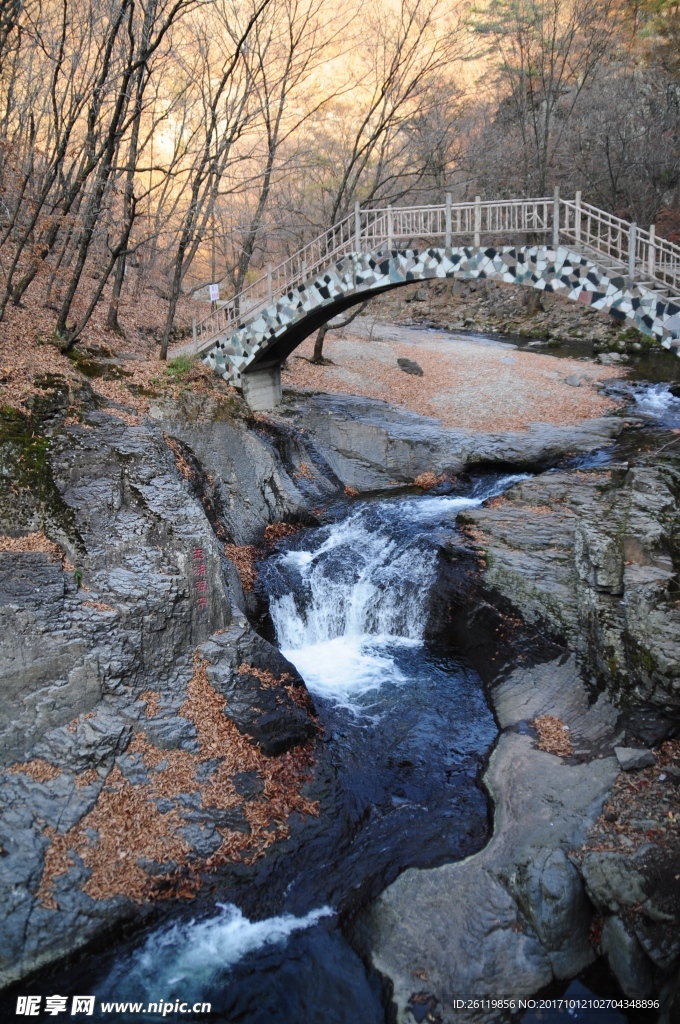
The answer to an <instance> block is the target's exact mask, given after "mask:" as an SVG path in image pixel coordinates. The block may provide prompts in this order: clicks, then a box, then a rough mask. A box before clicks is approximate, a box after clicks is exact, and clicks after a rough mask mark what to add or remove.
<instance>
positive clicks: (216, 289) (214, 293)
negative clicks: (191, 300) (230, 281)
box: [209, 284, 220, 302]
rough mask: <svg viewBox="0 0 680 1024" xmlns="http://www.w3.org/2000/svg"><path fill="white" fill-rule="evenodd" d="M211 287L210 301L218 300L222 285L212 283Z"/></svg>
mask: <svg viewBox="0 0 680 1024" xmlns="http://www.w3.org/2000/svg"><path fill="white" fill-rule="evenodd" d="M209 288H210V301H211V302H217V300H218V299H219V297H220V286H219V285H218V284H211V285H210V286H209Z"/></svg>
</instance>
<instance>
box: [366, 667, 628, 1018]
mask: <svg viewBox="0 0 680 1024" xmlns="http://www.w3.org/2000/svg"><path fill="white" fill-rule="evenodd" d="M587 703H588V702H587V696H586V694H585V690H584V686H583V683H582V681H581V679H580V676H579V673H578V670H577V669H576V666H575V665H574V662H573V660H569V661H567V662H565V663H563V664H560V663H559V661H558V662H549V663H547V664H544V665H541V666H535V667H534V668H533V669H531V670H530V672H527V671H525V670H522V669H518V670H516V671H515V672H514V673H513V674H512V675H511V676H510V677H509V678H508V679H507V680H506V682H505V683H504V684H503V693H502V694H501V695H499V704H498V706H499V707H500V708H501V714H500V715H499V717H500V719H501V725H502V726H505V731H504V732H503V733H502V735H501V737H500V739H499V742H498V745H497V746H496V749H495V750H494V753H493V755H492V757H491V761H490V764H489V767H488V769H487V771H486V773H485V776H484V780H485V784H486V786H487V788H488V790H489V793H490V795H491V796H492V798H493V801H494V807H495V820H494V833H493V837H492V839H491V841H490V842H489V844H488V846H487V847H485V849H484V850H482V851H481V852H480V853H478V854H476V855H474V856H473V857H469V858H468V859H467V860H465V861H463V862H461V863H458V864H447V865H444V866H443V867H441V868H435V869H432V870H429V871H407V872H404V874H403V875H401V876H400V878H399V879H398V880H397V881H396V882H395V883H394V884H393V885H392V886H390V887H389V889H387V890H386V891H385V892H384V893H383V894H382V896H381V897H380V898H379V899H378V900H377V901H376V902H375V904H374V905H373V906H372V907H371V908H370V909H369V910H368V911H367V912H366V913H365V914H364V915H363V916H362V917H361V919H360V920H359V922H358V924H357V941H358V943H359V944H360V948H361V949H362V950H363V951H364V952H365V953H366V954H367V955H369V956H370V957H371V961H372V963H373V964H374V965H375V967H376V968H377V969H378V970H379V971H380V972H381V973H384V974H385V975H386V976H387V977H388V978H389V979H390V980H391V981H392V983H393V986H394V994H393V1001H394V1003H395V1004H396V1007H397V1019H398V1020H400V1021H401V1020H404V1021H406V1020H408V1019H409V1013H410V1010H409V1009H408V1007H409V1004H410V1003H411V1001H412V997H413V995H414V992H416V991H417V989H416V981H415V978H416V977H418V975H417V974H415V972H416V971H421V972H422V973H423V975H425V976H426V977H427V981H428V984H427V990H428V992H430V993H431V995H432V996H433V997H434V998H435V1000H436V1003H437V1010H438V1012H439V1013H440V1015H441V1017H442V1020H444V1021H452V1020H454V1019H456V1020H460V1019H464V1015H463V1017H461V1015H460V1012H459V1011H457V1010H456V1008H455V1003H454V1001H455V999H457V998H459V997H460V996H461V993H465V995H464V996H463V998H474V997H475V996H477V997H489V994H490V993H491V992H493V993H494V997H499V998H500V997H502V996H511V995H512V996H514V997H515V998H517V997H518V996H521V995H529V994H531V993H535V992H537V991H538V990H539V989H541V988H542V987H544V986H545V985H547V984H548V983H549V982H551V981H552V980H553V979H559V978H569V977H573V976H574V975H575V974H577V973H579V971H581V970H582V969H583V968H584V967H585V966H587V964H589V963H590V962H591V961H592V960H594V959H595V953H594V951H593V949H592V947H591V945H590V942H589V939H588V929H589V926H590V921H591V916H592V912H591V910H590V908H589V904H588V901H587V899H586V895H585V890H584V886H583V882H582V879H581V877H580V874H579V872H578V870H577V869H576V868H575V867H574V865H573V864H572V863H571V860H570V859H569V853H570V851H571V850H572V849H573V847H574V846H576V845H578V844H579V843H581V842H582V841H583V839H585V836H586V833H587V830H588V827H589V826H590V825H591V824H594V822H595V821H596V819H597V817H598V815H599V813H600V811H601V808H602V804H603V801H604V800H605V798H606V795H607V793H608V791H609V788H610V787H611V785H612V783H613V781H614V778H615V776H616V762H615V759H614V758H613V757H611V756H605V757H597V758H596V759H594V760H590V759H588V760H587V761H583V760H582V761H581V763H580V764H579V763H565V762H563V761H562V759H560V758H558V757H556V756H554V755H552V754H549V753H546V752H544V751H540V750H537V749H536V748H535V744H534V742H533V740H532V738H531V736H530V735H527V734H522V733H521V732H518V731H517V730H516V727H517V726H518V725H519V724H520V723H524V725H527V724H528V720H529V719H531V718H533V717H536V716H537V715H538V714H553V715H556V716H557V717H560V718H561V719H563V720H565V721H567V722H569V721H573V722H574V724H575V728H576V730H577V731H578V733H579V736H580V739H581V742H584V743H590V744H598V745H599V744H602V743H605V744H607V743H611V740H612V738H613V733H612V724H613V722H615V721H616V714H615V713H613V712H612V709H611V707H610V706H609V705H608V704H606V703H603V704H601V705H599V706H596V707H595V708H593V709H591V710H590V711H589V712H586V707H587ZM574 761H576V759H574ZM419 922H420V924H419ZM426 923H427V924H426ZM471 1016H474V1015H471ZM489 1019H499V1015H498V1014H496V1015H489Z"/></svg>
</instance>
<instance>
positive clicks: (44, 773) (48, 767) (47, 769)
mask: <svg viewBox="0 0 680 1024" xmlns="http://www.w3.org/2000/svg"><path fill="white" fill-rule="evenodd" d="M7 771H8V773H9V774H10V775H17V774H18V773H19V772H20V773H21V774H22V775H27V776H28V778H29V779H33V781H34V782H51V781H52V779H56V778H57V776H58V775H61V768H57V767H56V766H55V765H53V764H50V763H49V762H48V761H41V760H40V759H39V758H36V759H35V760H34V761H24V763H23V764H14V765H12V767H11V768H8V769H7Z"/></svg>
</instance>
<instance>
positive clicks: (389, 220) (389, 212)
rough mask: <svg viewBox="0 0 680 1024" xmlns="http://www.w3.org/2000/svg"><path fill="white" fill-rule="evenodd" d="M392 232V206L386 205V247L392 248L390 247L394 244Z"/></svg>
mask: <svg viewBox="0 0 680 1024" xmlns="http://www.w3.org/2000/svg"><path fill="white" fill-rule="evenodd" d="M393 232H394V224H393V221H392V207H391V206H388V207H387V248H388V249H392V247H393V245H394V242H393V239H392V234H393Z"/></svg>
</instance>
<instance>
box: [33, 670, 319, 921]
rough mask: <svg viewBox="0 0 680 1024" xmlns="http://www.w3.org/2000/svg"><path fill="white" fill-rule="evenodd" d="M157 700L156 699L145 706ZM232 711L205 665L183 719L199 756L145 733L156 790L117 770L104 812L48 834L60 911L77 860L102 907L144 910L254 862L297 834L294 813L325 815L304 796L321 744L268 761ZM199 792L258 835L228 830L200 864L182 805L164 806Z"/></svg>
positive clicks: (50, 873) (46, 882)
mask: <svg viewBox="0 0 680 1024" xmlns="http://www.w3.org/2000/svg"><path fill="white" fill-rule="evenodd" d="M246 667H247V668H248V670H249V671H251V670H250V667H249V666H246ZM152 696H153V695H152V694H150V693H147V694H145V695H144V699H146V700H149V699H150V698H151V697H152ZM225 704H226V701H225V699H224V697H222V696H221V695H220V694H218V693H217V691H216V690H215V689H214V687H212V686H211V684H210V682H209V681H208V678H207V675H206V668H205V663H204V662H203V661H202V660H201V659H200V658H199V657H196V659H195V661H194V673H193V676H192V678H191V680H190V682H189V684H188V687H187V699H186V701H185V702H184V704H183V705H182V707H181V708H180V712H179V713H180V715H182V716H183V717H185V718H189V719H190V720H191V721H193V723H194V725H195V727H196V733H197V737H198V742H199V752H198V753H191V752H189V751H185V750H160V749H158V748H157V747H155V746H154V745H153V744H152V743H151V742H150V741H149V739H148V738H147V736H146V734H145V733H138V734H137V735H136V736H135V737H134V739H133V741H132V742H131V744H130V746H129V747H128V751H129V753H138V754H140V755H141V757H142V759H143V761H144V764H145V766H146V768H147V769H148V770H149V773H150V781H149V783H148V784H147V785H138V786H133V785H132V784H131V783H130V782H129V781H128V780H127V779H126V778H125V777H124V776H123V774H122V773H121V771H120V770H119V768H118V767H114V769H113V771H112V772H111V773H110V775H109V777H108V779H107V781H106V785H105V787H104V789H103V790H102V792H101V793H100V795H99V797H98V799H97V802H96V804H95V806H94V808H93V809H92V810H91V811H90V812H89V814H87V815H85V817H84V818H83V819H82V820H81V821H80V822H79V823H78V824H77V825H76V826H75V827H74V828H72V829H70V830H69V831H68V832H66V833H64V834H59V833H57V832H56V831H55V830H53V829H49V828H46V829H45V834H46V835H47V836H48V837H49V838H50V839H51V840H52V842H51V845H50V847H49V848H48V849H47V851H46V854H45V869H44V871H43V876H42V879H41V882H40V887H39V890H38V896H39V898H40V899H41V901H42V902H43V904H44V905H45V906H47V907H56V906H57V902H56V897H55V892H54V884H55V882H56V880H57V879H58V878H59V877H60V876H62V875H64V874H65V873H66V872H67V871H68V870H69V868H70V866H71V865H72V864H73V857H74V855H75V856H78V857H80V858H81V859H82V861H83V863H84V864H85V865H86V867H87V868H89V870H90V877H89V879H88V881H87V882H86V884H85V886H84V887H83V890H84V892H86V893H87V894H88V895H89V896H91V897H92V899H96V900H103V899H110V898H112V897H114V896H118V895H125V896H128V897H129V898H130V899H132V900H134V901H136V902H141V901H144V900H149V899H154V898H156V899H160V898H167V897H169V896H185V897H190V896H192V895H193V894H194V893H195V892H196V891H197V890H198V888H200V884H201V883H200V872H201V871H204V870H207V869H210V868H215V867H217V866H219V865H221V864H224V863H227V862H230V861H235V860H246V861H247V862H252V861H253V860H255V859H256V858H257V857H260V856H262V855H263V854H264V852H265V850H266V849H267V848H268V847H269V846H271V844H272V843H274V842H276V841H277V840H278V839H280V838H283V837H285V836H287V835H288V826H287V820H288V818H289V817H290V815H291V813H292V812H293V811H297V812H298V813H301V814H306V815H316V814H318V806H317V804H315V803H314V802H313V801H311V800H309V799H308V798H306V797H304V796H303V795H302V793H301V789H302V787H303V785H304V783H305V782H307V781H308V780H309V779H310V777H311V770H312V765H313V758H312V745H311V744H307V745H306V746H305V747H304V748H298V749H296V750H291V751H288V753H286V754H283V755H281V756H280V757H273V758H268V757H265V756H264V754H262V752H261V751H260V749H259V748H258V747H257V746H255V745H254V744H253V743H252V742H250V740H249V738H248V737H246V736H243V735H242V734H241V733H240V732H239V731H238V729H237V728H236V726H235V725H234V724H233V722H231V720H230V719H229V718H227V717H226V715H225V714H224V708H225ZM211 758H215V759H217V760H218V762H219V763H218V765H217V768H216V769H215V770H214V771H213V773H212V774H211V775H210V776H209V778H208V781H207V782H205V783H202V784H200V783H199V782H197V780H196V777H195V773H196V769H197V768H198V766H199V765H200V764H201V762H203V761H206V760H208V759H211ZM25 767H26V766H21V768H20V770H25ZM244 771H256V772H257V773H258V774H259V775H260V777H261V778H262V780H263V782H264V788H263V792H262V793H261V794H260V795H259V796H258V797H256V798H255V799H254V800H251V801H248V802H244V800H243V798H242V797H241V796H240V795H239V794H238V792H237V790H236V788H235V787H234V784H233V777H234V775H236V774H237V773H239V772H244ZM191 793H200V796H201V802H202V805H203V807H206V808H210V807H213V808H220V809H225V810H226V809H231V808H236V807H241V808H242V811H243V814H244V816H245V819H246V821H247V823H248V827H249V829H250V831H249V832H242V831H234V830H230V829H227V828H224V829H219V831H220V833H221V835H222V844H221V846H220V847H219V849H218V850H217V851H216V852H215V853H214V854H213V855H212V856H211V857H210V858H208V859H207V860H201V859H200V858H196V857H195V856H194V855H193V851H192V849H191V847H190V846H189V844H188V842H187V841H186V840H185V839H184V838H183V837H182V836H181V834H180V829H181V828H182V827H183V826H184V825H185V824H186V821H185V819H184V818H183V817H182V814H181V811H180V809H179V806H178V805H177V804H175V806H174V807H172V809H170V810H167V811H163V812H161V811H160V810H159V809H158V806H157V801H158V800H160V799H161V798H165V799H171V800H174V799H175V798H177V797H179V796H180V795H183V794H191ZM95 834H96V837H95V838H93V836H94V835H95ZM149 863H151V864H152V865H154V872H155V873H154V874H150V873H148V872H147V870H145V867H148V864H149Z"/></svg>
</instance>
